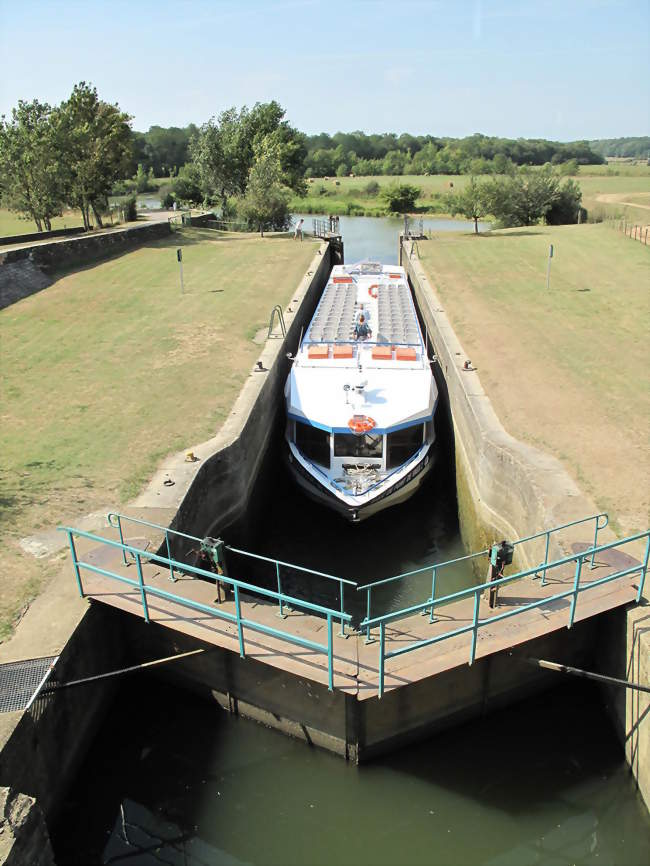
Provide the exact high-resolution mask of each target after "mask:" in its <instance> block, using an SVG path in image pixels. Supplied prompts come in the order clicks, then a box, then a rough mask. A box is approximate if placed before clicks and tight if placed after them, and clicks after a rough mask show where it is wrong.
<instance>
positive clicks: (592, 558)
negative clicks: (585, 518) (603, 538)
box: [589, 514, 607, 568]
mask: <svg viewBox="0 0 650 866" xmlns="http://www.w3.org/2000/svg"><path fill="white" fill-rule="evenodd" d="M599 520H600V514H598V515H596V528H595V530H594V547H598V530H599V529H600V526H599V525H598V522H599ZM605 525H607V524H605ZM595 558H596V551H595V550H594V552H593V553H592V554H591V562H590V563H589V568H593V567H594V560H595Z"/></svg>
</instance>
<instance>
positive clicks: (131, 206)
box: [122, 195, 138, 223]
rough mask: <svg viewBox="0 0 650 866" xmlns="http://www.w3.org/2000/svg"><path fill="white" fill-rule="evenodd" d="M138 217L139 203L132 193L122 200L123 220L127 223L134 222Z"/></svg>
mask: <svg viewBox="0 0 650 866" xmlns="http://www.w3.org/2000/svg"><path fill="white" fill-rule="evenodd" d="M137 218H138V205H137V201H136V198H135V196H134V195H130V196H129V197H128V198H127V199H125V200H124V201H123V202H122V220H123V221H124V222H125V223H129V222H133V221H134V220H137Z"/></svg>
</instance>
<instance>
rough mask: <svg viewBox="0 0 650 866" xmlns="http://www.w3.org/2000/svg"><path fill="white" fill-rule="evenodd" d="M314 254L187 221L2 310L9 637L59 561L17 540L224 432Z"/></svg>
mask: <svg viewBox="0 0 650 866" xmlns="http://www.w3.org/2000/svg"><path fill="white" fill-rule="evenodd" d="M178 246H182V247H183V251H184V258H183V267H184V275H185V294H184V295H181V292H180V287H179V277H178V264H177V262H176V255H175V251H176V247H178ZM315 250H316V244H315V243H314V242H313V241H305V242H304V243H295V242H294V241H293V240H292V239H288V238H285V237H269V238H264V239H261V238H259V237H258V236H257V235H234V236H233V235H215V233H214V232H210V231H205V230H200V229H186V230H183V232H180V233H175V234H174V236H173V237H171V238H170V239H169V240H167V239H165V240H162V241H158V242H154V243H151V244H148V245H147V246H144V247H141V248H140V249H138V250H135V251H133V252H130V253H128V254H126V255H121V256H118V257H116V258H114V259H111V260H109V261H107V262H103V263H101V264H98V265H96V266H94V267H88V268H84V269H83V270H79V271H76V272H72V273H68V274H62V275H61V276H60V277H59V278H58V279H57V280H56V282H55V283H54V284H53V285H52V286H51V287H50V288H48V289H46V290H45V291H43V292H41V293H39V294H37V295H33V296H32V297H29V298H26V299H25V300H23V301H21V302H19V303H17V304H15V305H13V306H12V307H9V308H7V309H5V310H3V311H2V312H0V345H1V346H2V365H1V370H0V382H1V389H2V423H1V425H0V448H1V453H2V472H1V473H0V474H1V475H2V488H3V502H2V505H3V510H2V511H1V512H0V530H1V532H2V536H3V563H4V572H3V581H2V586H1V588H0V638H1V637H2V636H4V635H6V634H7V633H8V631H9V629H10V623H11V622H12V620H13V617H14V616H15V613H16V611H17V610H18V609H19V608H20V606H21V605H22V604H23V603H24V600H25V599H26V598H27V597H29V596H30V595H33V594H34V592H35V591H36V589H37V584H38V579H39V577H40V576H41V575H42V574H45V575H46V576H47V575H48V574H50V573H51V570H52V569H53V568H54V567H56V563H54V564H53V563H52V562H51V561H48V560H38V561H36V560H33V559H32V558H31V557H29V556H26V555H25V554H23V553H22V552H21V551H20V550H19V548H18V543H17V542H18V540H19V539H20V538H22V537H24V536H26V535H30V534H33V533H34V532H37V531H38V530H43V529H46V528H51V527H54V526H56V525H57V523H61V522H65V521H66V520H67V519H71V518H74V517H76V516H79V515H81V514H85V513H88V512H91V511H93V510H95V509H97V508H101V507H105V506H106V505H108V504H112V505H114V506H119V505H120V504H121V503H123V502H125V501H127V500H128V499H129V498H131V497H133V496H134V495H135V494H136V493H137V492H138V491H139V490H140V489H141V487H142V485H143V484H144V482H145V481H146V479H147V478H148V477H149V476H150V474H151V473H152V472H153V470H154V468H155V466H156V465H157V463H158V462H159V460H160V459H161V458H162V457H163V456H164V455H165V454H167V453H169V452H171V451H174V450H177V449H180V448H182V447H184V446H187V445H191V444H193V443H195V442H198V441H202V440H203V439H206V438H208V437H209V436H211V435H214V433H215V432H216V431H217V430H218V428H219V427H220V425H221V423H222V422H223V420H224V418H225V417H226V415H227V414H228V412H229V410H230V408H231V407H232V404H233V402H234V400H235V398H236V396H237V394H238V393H239V391H240V389H241V386H242V384H243V382H244V381H245V379H246V377H247V376H248V375H249V372H250V369H251V367H252V365H253V364H254V362H255V359H256V357H257V356H258V353H259V347H258V346H257V345H255V344H254V343H253V342H252V337H253V336H254V335H255V333H256V331H257V330H258V329H260V328H262V327H264V325H265V324H268V320H269V315H270V311H271V309H272V307H273V305H274V304H276V303H279V304H282V305H283V306H284V305H286V303H287V301H288V300H289V299H290V298H291V293H292V292H293V291H294V289H295V287H296V286H297V285H298V283H299V282H300V280H301V278H302V276H303V275H304V273H305V271H306V270H307V266H308V264H309V262H310V261H311V259H312V257H313V255H314V253H315Z"/></svg>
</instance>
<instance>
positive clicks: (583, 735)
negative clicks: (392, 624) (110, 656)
mask: <svg viewBox="0 0 650 866" xmlns="http://www.w3.org/2000/svg"><path fill="white" fill-rule="evenodd" d="M79 779H80V781H79V783H78V784H77V786H76V788H75V789H74V790H73V791H72V792H71V794H70V796H69V798H68V800H67V802H66V803H65V806H64V811H63V815H62V818H61V822H60V824H59V828H58V832H57V833H56V834H55V838H54V844H55V852H56V857H57V863H58V864H59V866H61V864H93V863H112V864H124V866H127V864H138V866H141V864H142V866H144V864H147V866H148V864H151V866H154V864H160V863H172V864H179V866H181V864H183V866H204V864H211V866H213V864H214V866H217V864H223V866H235V864H255V866H266V864H277V866H292V864H295V866H312V864H314V866H315V864H324V866H336V864H338V866H343V864H353V866H361V864H363V866H365V864H368V866H370V864H372V866H384V864H386V866H393V864H405V866H407V864H413V866H416V864H422V866H424V864H427V866H428V864H445V866H446V864H449V866H452V864H459V866H461V864H463V866H464V864H489V866H529V864H530V866H532V864H546V866H566V864H608V866H612V864H620V866H647V864H648V862H650V822H649V820H648V815H647V812H646V811H645V808H644V806H643V804H642V802H641V800H640V798H639V796H638V794H637V793H636V790H635V787H634V784H633V780H632V778H631V775H630V773H629V771H628V769H627V768H626V765H625V764H624V761H623V756H622V753H621V749H620V748H619V746H618V744H617V742H616V740H615V738H614V732H613V730H612V729H611V727H610V724H609V721H608V719H607V718H606V716H605V713H604V711H603V708H602V705H601V703H600V700H599V696H598V695H597V693H596V692H595V690H594V689H592V688H591V687H590V686H589V685H585V684H583V683H581V682H578V683H574V682H570V683H566V684H564V683H563V684H562V685H560V686H559V687H558V688H556V689H555V690H553V691H549V692H547V693H546V694H543V695H540V696H538V697H537V698H535V699H531V700H528V701H527V702H526V703H523V704H519V705H515V706H513V707H510V708H509V709H507V710H505V711H501V712H498V713H494V714H492V715H490V716H488V717H486V718H485V719H483V720H481V721H478V722H476V723H472V724H469V725H466V726H464V727H461V728H456V729H455V730H453V731H448V732H446V733H442V734H439V735H438V736H436V737H434V738H432V739H430V740H428V741H427V742H424V743H421V744H419V745H416V746H412V747H410V748H406V749H403V750H401V751H399V752H396V753H394V754H393V755H391V756H389V757H387V758H383V759H381V760H377V761H374V762H373V763H371V764H369V765H367V766H361V767H355V766H353V765H351V764H346V763H345V762H344V761H343V760H342V759H341V758H337V757H335V756H332V755H329V754H328V753H325V752H322V751H319V750H317V749H314V748H310V747H309V746H307V745H305V744H303V743H301V742H298V741H293V740H290V739H288V738H287V737H285V736H283V735H282V734H279V733H277V732H275V731H271V730H268V729H266V728H264V727H262V726H260V725H257V724H256V723H254V722H249V721H246V720H244V719H237V718H233V717H231V716H229V715H228V714H227V713H225V712H224V711H223V710H221V709H219V708H218V707H217V706H216V705H212V704H210V703H207V702H205V701H202V700H199V699H197V698H195V697H194V696H192V695H190V694H188V693H185V692H181V691H176V690H174V689H173V688H171V687H169V686H168V685H166V684H161V683H158V682H156V681H155V680H153V679H152V680H149V679H145V678H138V679H135V678H134V679H131V680H130V681H129V682H128V683H126V684H125V685H124V686H123V688H122V691H121V693H120V694H119V697H118V699H117V700H116V702H115V705H114V708H113V711H112V713H111V714H110V715H109V717H108V718H107V719H106V722H105V724H104V727H103V729H102V730H101V731H100V732H99V735H98V737H97V739H96V742H95V746H94V748H93V749H92V751H91V753H90V754H89V756H88V758H87V760H86V763H85V765H84V766H83V767H82V769H81V772H80V775H79Z"/></svg>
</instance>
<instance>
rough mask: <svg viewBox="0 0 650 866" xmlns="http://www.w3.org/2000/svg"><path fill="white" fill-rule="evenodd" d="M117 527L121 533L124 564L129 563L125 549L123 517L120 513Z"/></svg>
mask: <svg viewBox="0 0 650 866" xmlns="http://www.w3.org/2000/svg"><path fill="white" fill-rule="evenodd" d="M117 529H118V532H119V533H120V543H121V544H122V562H123V563H124V565H128V564H129V563H128V562H127V561H126V550H124V535H123V534H122V518H121V517H120V515H119V514H118V515H117Z"/></svg>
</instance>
